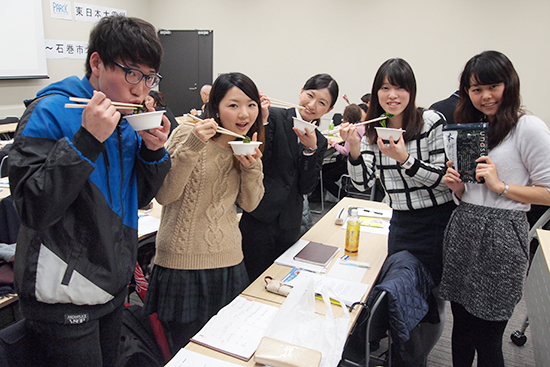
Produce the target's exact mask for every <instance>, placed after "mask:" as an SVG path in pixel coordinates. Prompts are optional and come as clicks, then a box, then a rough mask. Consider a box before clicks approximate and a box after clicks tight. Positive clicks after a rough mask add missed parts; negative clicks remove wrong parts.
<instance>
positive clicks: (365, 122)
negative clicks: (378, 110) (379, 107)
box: [326, 116, 388, 133]
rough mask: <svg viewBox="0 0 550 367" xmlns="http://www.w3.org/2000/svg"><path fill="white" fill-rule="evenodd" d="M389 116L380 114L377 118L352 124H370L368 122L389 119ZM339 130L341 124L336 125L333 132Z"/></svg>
mask: <svg viewBox="0 0 550 367" xmlns="http://www.w3.org/2000/svg"><path fill="white" fill-rule="evenodd" d="M387 118H388V117H387V116H380V117H377V118H375V119H372V120H368V121H363V122H358V123H356V124H352V125H353V126H355V127H357V126H361V125H368V124H371V123H373V122H376V121H380V120H385V119H387ZM338 130H340V126H336V127H335V128H334V129H333V130H332V132H333V133H336V132H338ZM326 132H328V130H327V131H326Z"/></svg>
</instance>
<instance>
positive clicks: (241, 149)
mask: <svg viewBox="0 0 550 367" xmlns="http://www.w3.org/2000/svg"><path fill="white" fill-rule="evenodd" d="M229 144H230V145H231V148H232V149H233V153H235V154H237V155H246V154H247V153H250V154H252V155H254V153H256V148H257V147H259V146H260V144H262V142H261V141H251V142H250V143H244V142H242V141H230V142H229Z"/></svg>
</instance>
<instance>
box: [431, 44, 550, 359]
mask: <svg viewBox="0 0 550 367" xmlns="http://www.w3.org/2000/svg"><path fill="white" fill-rule="evenodd" d="M459 93H460V101H459V103H458V106H457V109H456V111H455V115H454V119H455V122H456V123H469V122H479V121H488V122H489V131H488V142H489V155H488V156H484V157H480V158H478V159H477V160H476V162H478V165H477V169H476V179H477V180H478V181H479V182H482V181H483V180H482V178H483V179H484V183H464V182H462V180H461V178H460V175H459V173H458V172H457V171H456V170H455V169H454V168H453V165H452V164H453V163H452V162H451V161H449V162H448V163H447V166H448V169H447V173H446V174H445V177H444V179H443V180H444V182H445V183H446V184H447V186H449V188H450V189H451V190H452V191H453V193H454V195H455V199H457V201H460V204H459V206H458V207H457V208H456V210H455V211H454V212H453V215H452V216H451V219H450V221H449V224H448V226H447V229H446V232H445V239H444V267H443V277H442V280H441V288H440V294H441V296H442V297H444V298H445V299H447V300H449V301H451V307H452V311H453V316H454V324H453V334H452V349H453V351H452V354H453V365H454V366H471V365H472V362H473V359H474V355H475V352H476V351H477V353H478V366H504V360H503V355H502V335H503V333H504V328H505V327H506V323H507V322H508V319H509V318H510V316H511V315H512V312H513V310H514V307H515V305H516V304H517V303H518V302H519V300H520V299H521V295H522V290H523V283H524V280H525V276H526V272H527V268H528V264H529V248H528V246H529V242H528V237H527V236H528V230H529V225H528V223H527V219H526V214H525V213H526V212H527V211H528V210H529V208H530V204H542V205H550V192H549V188H550V163H549V161H548V157H550V131H549V130H548V127H547V126H546V124H545V123H544V122H543V121H542V120H540V119H539V118H537V117H535V116H531V115H526V114H525V111H524V110H523V109H522V108H521V106H520V93H519V77H518V75H517V73H516V71H515V69H514V67H513V65H512V63H511V62H510V60H509V59H508V58H507V57H506V56H505V55H503V54H502V53H500V52H496V51H485V52H483V53H481V54H479V55H476V56H474V57H473V58H471V59H470V60H469V61H468V63H467V64H466V66H465V68H464V71H463V72H462V75H461V77H460V90H459Z"/></svg>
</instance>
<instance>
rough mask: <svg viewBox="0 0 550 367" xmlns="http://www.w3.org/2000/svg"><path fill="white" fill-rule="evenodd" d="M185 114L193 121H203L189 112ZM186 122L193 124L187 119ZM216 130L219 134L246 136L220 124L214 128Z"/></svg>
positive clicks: (237, 136) (242, 137) (241, 137)
mask: <svg viewBox="0 0 550 367" xmlns="http://www.w3.org/2000/svg"><path fill="white" fill-rule="evenodd" d="M186 116H187V117H189V118H191V119H192V120H194V121H195V122H197V121H203V120H202V119H200V118H198V117H196V116H193V115H191V114H189V113H188V114H186ZM187 123H188V124H190V125H194V123H193V122H190V121H187ZM216 131H217V132H219V133H220V134H225V135H231V136H234V137H236V138H240V139H244V138H246V136H245V135H240V134H237V133H234V132H233V131H231V130H227V129H225V128H223V127H221V126H218V128H217V129H216Z"/></svg>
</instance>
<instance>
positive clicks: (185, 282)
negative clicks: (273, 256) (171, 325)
mask: <svg viewBox="0 0 550 367" xmlns="http://www.w3.org/2000/svg"><path fill="white" fill-rule="evenodd" d="M248 284H249V280H248V274H247V273H246V268H245V266H244V262H241V263H240V264H237V265H235V266H230V267H226V268H217V269H201V270H178V269H169V268H164V267H162V266H159V265H155V266H154V267H153V273H152V275H151V281H150V284H149V288H148V290H147V295H146V297H145V304H144V306H143V310H144V312H145V313H146V314H151V313H154V312H157V313H158V318H159V320H161V321H175V322H179V323H190V322H193V321H196V320H199V321H200V322H203V323H205V322H206V321H208V320H209V319H210V318H211V317H212V316H214V315H215V314H216V313H217V312H218V311H219V310H220V309H221V308H222V307H224V306H226V305H227V304H229V303H230V302H231V301H232V300H233V299H234V298H235V297H237V296H238V295H239V294H240V293H241V292H242V291H243V290H244V289H245V288H246V287H247V286H248Z"/></svg>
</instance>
